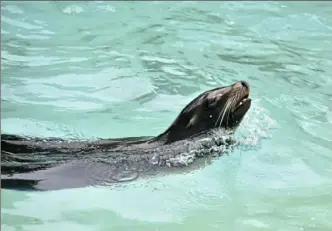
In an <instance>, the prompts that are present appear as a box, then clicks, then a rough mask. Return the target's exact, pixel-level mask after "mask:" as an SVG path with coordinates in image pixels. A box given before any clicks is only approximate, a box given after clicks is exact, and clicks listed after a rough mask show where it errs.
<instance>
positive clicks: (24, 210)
mask: <svg viewBox="0 0 332 231" xmlns="http://www.w3.org/2000/svg"><path fill="white" fill-rule="evenodd" d="M1 7H2V17H1V21H2V22H1V23H2V24H1V26H2V28H1V35H2V38H1V91H2V94H1V113H2V114H1V131H2V132H6V133H14V134H25V135H33V136H45V137H47V136H58V137H76V138H91V139H92V138H96V137H103V138H106V137H124V136H143V135H157V134H159V133H160V132H162V131H163V130H164V129H166V128H167V127H168V125H169V124H170V123H171V122H172V121H173V119H174V118H175V117H176V116H177V114H178V113H179V111H180V110H181V109H182V108H183V107H184V106H185V105H186V104H187V103H188V102H189V101H190V100H191V99H192V98H193V97H195V96H196V95H197V94H199V93H201V92H202V91H204V90H207V89H209V88H213V87H216V86H220V85H227V84H231V83H233V82H234V81H236V80H239V79H243V80H247V81H248V82H249V83H250V84H251V89H252V91H251V92H252V93H251V95H252V98H253V104H252V108H251V109H250V112H249V113H248V115H247V116H246V118H245V121H243V123H242V125H241V127H240V129H239V131H238V132H237V139H238V140H239V141H240V142H241V143H242V144H241V146H240V147H239V148H237V149H236V150H235V151H234V152H232V153H231V154H230V155H228V156H223V157H221V158H218V159H217V160H215V161H213V162H212V163H211V164H210V165H208V166H207V167H205V168H203V169H198V170H196V171H193V172H189V173H185V174H173V175H169V176H164V177H160V178H154V179H146V180H140V181H136V182H133V183H130V184H127V185H124V186H121V187H117V188H114V189H110V188H83V189H70V190H63V191H54V192H42V193H37V192H29V193H26V192H15V191H9V190H2V191H1V194H2V198H1V199H2V201H1V203H2V204H1V207H2V208H1V217H2V224H1V228H2V230H5V231H11V230H33V231H38V230H42V231H44V230H49V231H51V230H60V229H68V230H80V231H85V230H181V231H182V230H202V229H205V230H246V231H249V230H273V231H275V230H278V231H281V230H287V231H295V230H310V231H311V230H331V229H332V221H331V217H332V210H331V208H332V180H331V179H332V151H331V150H332V91H331V89H332V77H331V73H332V42H331V41H332V16H331V15H332V5H331V3H329V2H282V3H281V2H252V3H249V2H246V3H244V2H210V3H207V2H189V1H186V2H141V3H139V2H122V3H121V2H101V1H98V2H55V1H53V2H2V3H1Z"/></svg>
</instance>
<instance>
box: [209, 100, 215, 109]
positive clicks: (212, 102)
mask: <svg viewBox="0 0 332 231" xmlns="http://www.w3.org/2000/svg"><path fill="white" fill-rule="evenodd" d="M216 103H217V98H212V99H210V100H209V102H208V107H209V108H211V107H214V106H215V105H216Z"/></svg>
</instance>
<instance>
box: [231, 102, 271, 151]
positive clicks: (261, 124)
mask: <svg viewBox="0 0 332 231" xmlns="http://www.w3.org/2000/svg"><path fill="white" fill-rule="evenodd" d="M252 105H253V106H252V108H251V109H250V110H249V112H248V114H247V115H246V116H245V118H244V119H243V121H242V123H241V125H240V127H239V130H238V132H237V142H238V143H239V144H240V145H241V146H247V147H257V146H259V145H260V143H261V141H262V140H263V139H268V138H271V130H273V129H275V128H277V122H276V121H275V120H273V119H272V118H271V117H269V115H268V113H267V112H266V110H265V109H264V107H262V106H261V105H260V104H259V100H257V101H255V103H253V104H252Z"/></svg>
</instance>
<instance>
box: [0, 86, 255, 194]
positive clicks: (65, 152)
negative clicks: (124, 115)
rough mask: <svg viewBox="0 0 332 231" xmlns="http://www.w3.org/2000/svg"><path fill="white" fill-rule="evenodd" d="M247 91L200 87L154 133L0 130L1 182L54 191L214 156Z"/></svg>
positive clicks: (244, 105) (242, 109) (240, 113)
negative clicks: (38, 134) (47, 134)
mask: <svg viewBox="0 0 332 231" xmlns="http://www.w3.org/2000/svg"><path fill="white" fill-rule="evenodd" d="M248 95H249V85H248V84H247V83H246V82H238V83H235V84H233V85H232V86H229V87H224V88H216V89H213V90H210V91H207V92H204V93H203V94H201V95H199V96H198V97H197V98H196V99H194V100H193V101H192V102H190V103H189V104H188V105H187V106H186V107H185V108H184V109H183V110H182V112H181V113H180V114H179V116H178V117H177V119H176V120H175V121H174V122H173V124H172V125H171V126H170V127H169V128H168V129H167V130H166V131H165V132H164V133H162V134H160V135H159V136H156V137H129V138H119V139H101V140H95V141H78V140H72V141H69V140H63V139H59V138H47V139H42V138H26V137H23V136H16V135H6V134H2V135H1V175H2V176H1V187H2V188H9V189H39V190H55V189H63V188H76V187H85V186H89V185H103V184H110V183H117V182H124V181H130V180H133V179H137V178H138V177H142V176H147V175H154V174H156V173H160V172H163V171H169V169H174V168H175V169H176V168H183V167H185V166H190V165H191V164H192V163H194V162H197V161H196V160H198V159H203V158H201V157H205V158H204V159H206V158H207V157H211V156H213V155H220V154H222V153H224V151H225V149H226V148H227V147H229V145H230V144H231V143H232V142H231V140H230V139H227V140H224V138H225V136H224V135H226V134H227V133H229V131H234V130H235V129H236V127H237V126H238V125H239V124H240V122H241V120H242V118H243V117H244V115H245V114H246V112H247V111H248V109H249V108H250V102H251V101H250V99H249V98H248ZM225 115H226V117H225ZM226 137H229V136H226Z"/></svg>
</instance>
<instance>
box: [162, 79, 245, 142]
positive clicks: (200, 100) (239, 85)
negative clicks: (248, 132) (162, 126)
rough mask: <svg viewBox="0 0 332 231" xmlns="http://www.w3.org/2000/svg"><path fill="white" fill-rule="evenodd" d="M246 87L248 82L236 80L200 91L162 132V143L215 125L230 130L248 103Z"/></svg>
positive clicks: (239, 121) (241, 116)
mask: <svg viewBox="0 0 332 231" xmlns="http://www.w3.org/2000/svg"><path fill="white" fill-rule="evenodd" d="M249 91H250V86H249V84H248V83H247V82H245V81H239V82H236V83H234V84H232V85H230V86H226V87H219V88H215V89H212V90H208V91H206V92H204V93H202V94H200V95H199V96H197V97H196V98H195V99H194V100H192V101H191V102H190V103H189V104H188V105H187V106H186V107H185V108H184V109H183V110H182V111H181V113H180V114H179V115H178V117H177V118H176V120H175V121H174V122H173V124H172V125H171V126H170V127H169V128H168V129H167V130H166V131H165V132H164V133H163V134H162V136H164V137H165V136H166V143H172V142H175V141H178V140H183V139H186V138H189V137H191V136H193V135H196V134H199V133H201V132H204V131H207V130H210V129H214V128H218V127H220V128H223V129H226V130H233V131H234V130H235V129H236V128H237V127H238V126H239V124H240V123H241V121H242V119H243V118H244V116H245V114H246V113H247V111H248V110H249V108H250V106H251V99H250V98H249Z"/></svg>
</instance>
